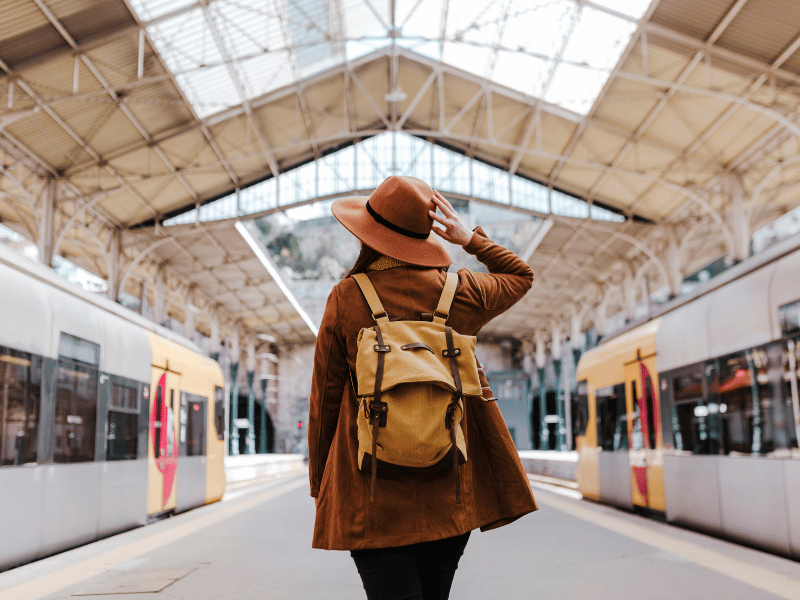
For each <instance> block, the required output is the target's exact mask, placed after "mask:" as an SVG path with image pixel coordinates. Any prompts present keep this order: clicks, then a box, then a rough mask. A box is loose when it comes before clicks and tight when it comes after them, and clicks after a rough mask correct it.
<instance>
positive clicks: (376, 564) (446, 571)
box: [350, 532, 469, 600]
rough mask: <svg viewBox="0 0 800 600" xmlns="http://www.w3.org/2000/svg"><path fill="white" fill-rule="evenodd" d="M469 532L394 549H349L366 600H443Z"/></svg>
mask: <svg viewBox="0 0 800 600" xmlns="http://www.w3.org/2000/svg"><path fill="white" fill-rule="evenodd" d="M468 540H469V532H467V533H465V534H464V535H459V536H457V537H452V538H446V539H443V540H436V541H434V542H422V543H419V544H411V545H410V546H399V547H397V548H379V549H376V550H351V551H350V555H351V556H352V557H353V560H354V561H355V562H356V568H358V574H359V575H361V580H362V581H363V582H364V589H365V590H366V592H367V600H447V598H449V597H450V586H452V585H453V577H454V576H455V574H456V569H457V568H458V560H459V559H460V558H461V555H462V554H464V548H466V546H467V541H468Z"/></svg>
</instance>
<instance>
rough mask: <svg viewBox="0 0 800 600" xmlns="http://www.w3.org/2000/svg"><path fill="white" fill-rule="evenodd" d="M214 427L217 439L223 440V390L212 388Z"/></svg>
mask: <svg viewBox="0 0 800 600" xmlns="http://www.w3.org/2000/svg"><path fill="white" fill-rule="evenodd" d="M214 427H215V428H216V430H217V439H218V440H224V439H225V390H224V388H221V387H219V386H218V385H217V386H214Z"/></svg>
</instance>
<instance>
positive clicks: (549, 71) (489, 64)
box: [131, 0, 650, 117]
mask: <svg viewBox="0 0 800 600" xmlns="http://www.w3.org/2000/svg"><path fill="white" fill-rule="evenodd" d="M649 3H650V0H594V1H593V2H592V3H591V5H588V4H584V3H583V2H579V1H578V0H505V1H503V2H486V0H394V2H392V0H339V1H338V2H331V1H330V0H292V1H291V2H284V1H283V0H254V1H252V2H250V1H248V2H243V1H242V0H205V1H204V2H202V3H196V2H189V1H186V0H131V4H132V6H133V7H134V9H135V10H136V11H137V13H138V14H139V16H140V18H141V19H142V20H143V21H144V22H145V23H148V25H147V30H148V33H149V34H150V37H151V39H152V40H153V43H154V44H155V46H156V48H157V49H158V51H159V52H160V53H161V55H162V56H163V57H164V60H165V61H166V63H167V65H168V66H169V68H170V69H171V70H172V72H173V73H174V74H175V75H176V78H177V80H178V83H179V85H180V86H181V87H182V88H183V90H184V92H185V93H186V95H187V97H188V98H189V100H190V101H191V102H192V104H193V106H194V107H195V110H196V112H197V113H198V115H200V116H201V117H204V116H207V115H210V114H213V113H216V112H219V111H221V110H223V109H225V108H228V107H231V106H236V105H239V104H241V103H242V102H244V101H246V100H249V99H251V98H255V97H258V96H261V95H263V94H265V93H267V92H270V91H272V90H275V89H278V88H280V87H283V86H285V85H288V84H291V83H292V82H294V81H298V80H300V79H303V78H305V77H308V76H310V75H313V74H315V73H318V72H322V71H324V70H326V69H329V68H331V67H333V66H335V65H338V64H341V63H342V62H344V61H345V60H353V59H355V58H358V57H359V56H363V55H365V54H368V53H370V52H373V51H375V50H378V49H381V48H385V47H386V46H388V45H389V44H390V43H392V40H394V43H396V44H397V45H399V46H402V47H404V48H406V49H408V50H411V51H414V52H417V53H419V54H422V55H425V56H428V57H430V58H433V59H435V60H440V61H442V62H444V63H447V64H449V65H452V66H455V67H458V68H461V69H464V70H466V71H469V72H471V73H474V74H476V75H479V76H481V77H485V78H487V79H489V80H492V81H495V82H497V83H499V84H501V85H504V86H507V87H510V88H513V89H515V90H517V91H520V92H523V93H525V94H528V95H530V96H531V97H535V98H543V99H544V100H546V101H547V102H551V103H553V104H557V105H560V106H562V107H564V108H567V109H569V110H572V111H575V112H577V113H580V114H585V113H586V112H588V110H589V109H590V108H591V106H592V104H593V103H594V101H595V99H596V98H597V95H598V94H599V92H600V90H601V89H602V87H603V85H604V84H605V82H606V80H607V79H608V75H609V72H610V71H611V69H613V67H614V66H615V65H616V63H617V61H618V60H619V57H620V55H621V53H622V51H623V50H624V48H625V46H626V45H627V44H628V42H629V41H630V37H631V35H632V34H633V31H634V30H635V28H636V21H637V20H638V19H639V18H641V16H642V15H643V14H644V13H645V11H646V9H647V7H648V5H649ZM392 5H394V7H395V9H394V14H392V9H391V7H392Z"/></svg>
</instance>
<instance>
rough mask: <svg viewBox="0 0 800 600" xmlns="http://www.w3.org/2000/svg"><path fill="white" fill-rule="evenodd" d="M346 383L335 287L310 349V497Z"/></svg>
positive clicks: (316, 489)
mask: <svg viewBox="0 0 800 600" xmlns="http://www.w3.org/2000/svg"><path fill="white" fill-rule="evenodd" d="M347 380H348V364H347V350H346V347H345V342H344V337H343V335H342V329H341V324H340V322H339V296H338V288H337V287H334V288H333V290H332V291H331V294H330V296H328V303H327V305H326V306H325V313H324V314H323V316H322V323H321V324H320V327H319V333H318V334H317V345H316V348H315V350H314V372H313V376H312V380H311V398H310V399H309V411H308V412H309V414H308V473H309V478H310V482H311V495H312V496H313V497H315V498H316V497H317V496H318V495H319V485H320V481H322V473H323V471H324V470H325V463H326V461H327V460H328V451H329V450H330V448H331V443H332V442H333V436H334V434H335V433H336V423H337V422H338V420H339V407H340V406H341V403H342V395H343V391H344V386H345V383H346V382H347Z"/></svg>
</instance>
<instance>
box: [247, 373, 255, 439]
mask: <svg viewBox="0 0 800 600" xmlns="http://www.w3.org/2000/svg"><path fill="white" fill-rule="evenodd" d="M255 377H256V374H255V371H248V372H247V388H248V390H247V420H248V421H249V425H248V426H247V453H248V454H255V453H256V427H255V423H256V421H255V417H256V408H255V407H256V392H255V390H254V389H253V381H254V380H255Z"/></svg>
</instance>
